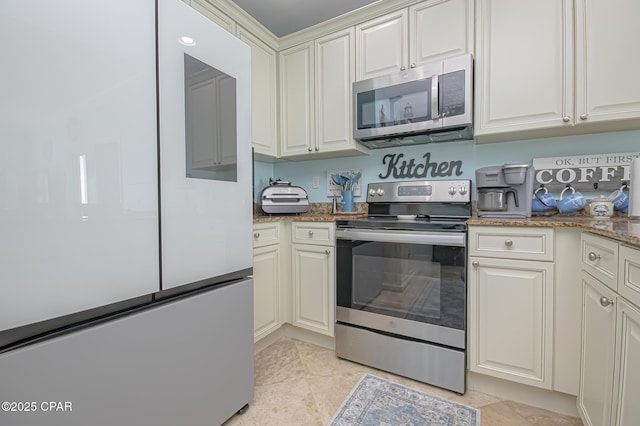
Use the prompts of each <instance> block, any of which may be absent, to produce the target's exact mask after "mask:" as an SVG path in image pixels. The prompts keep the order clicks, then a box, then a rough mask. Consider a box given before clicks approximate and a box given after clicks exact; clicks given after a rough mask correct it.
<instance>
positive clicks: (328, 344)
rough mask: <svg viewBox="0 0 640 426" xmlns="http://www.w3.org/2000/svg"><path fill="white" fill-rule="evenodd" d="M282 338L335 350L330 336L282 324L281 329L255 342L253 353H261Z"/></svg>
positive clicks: (333, 340) (334, 344) (333, 341)
mask: <svg viewBox="0 0 640 426" xmlns="http://www.w3.org/2000/svg"><path fill="white" fill-rule="evenodd" d="M283 337H289V338H291V339H297V340H301V341H303V342H307V343H311V344H313V345H317V346H320V347H323V348H326V349H331V350H335V348H336V343H335V339H334V338H333V337H331V336H326V335H324V334H320V333H316V332H313V331H310V330H306V329H304V328H300V327H296V326H293V325H291V324H283V325H282V327H280V328H278V329H277V330H275V331H273V332H272V333H270V334H268V335H266V336H264V337H262V338H261V339H260V340H258V341H257V342H255V343H254V345H253V353H254V354H257V353H259V352H261V351H262V350H264V349H265V348H267V347H268V346H270V345H272V344H274V343H275V342H277V341H278V340H280V339H282V338H283Z"/></svg>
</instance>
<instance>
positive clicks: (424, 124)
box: [353, 54, 473, 148]
mask: <svg viewBox="0 0 640 426" xmlns="http://www.w3.org/2000/svg"><path fill="white" fill-rule="evenodd" d="M472 100H473V58H472V57H471V55H469V54H467V55H462V56H457V57H454V58H450V59H445V60H443V61H440V62H434V63H429V64H425V65H421V66H419V67H416V68H411V69H408V70H406V71H399V72H397V73H394V74H389V75H385V76H382V77H376V78H372V79H369V80H362V81H357V82H355V83H353V138H354V139H356V140H357V141H359V142H360V143H362V144H364V145H366V146H367V147H369V148H387V147H393V146H404V145H415V144H420V143H430V142H445V141H451V140H464V139H473V123H472V118H473V102H472Z"/></svg>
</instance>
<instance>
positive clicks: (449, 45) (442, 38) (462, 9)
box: [409, 0, 474, 67]
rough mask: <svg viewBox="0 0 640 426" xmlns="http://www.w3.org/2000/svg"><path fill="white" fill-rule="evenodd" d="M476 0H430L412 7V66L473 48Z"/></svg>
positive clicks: (410, 60)
mask: <svg viewBox="0 0 640 426" xmlns="http://www.w3.org/2000/svg"><path fill="white" fill-rule="evenodd" d="M473 18H474V16H473V2H471V1H469V0H444V1H443V0H430V1H425V2H422V3H419V4H417V5H414V6H411V7H410V8H409V66H410V67H413V66H416V65H420V64H424V63H427V62H434V61H441V60H442V59H445V58H450V57H452V56H457V55H462V54H464V53H471V52H472V50H473Z"/></svg>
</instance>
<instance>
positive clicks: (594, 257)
mask: <svg viewBox="0 0 640 426" xmlns="http://www.w3.org/2000/svg"><path fill="white" fill-rule="evenodd" d="M598 259H600V255H599V254H595V253H594V252H592V251H590V252H589V260H590V261H592V262H595V261H596V260H598Z"/></svg>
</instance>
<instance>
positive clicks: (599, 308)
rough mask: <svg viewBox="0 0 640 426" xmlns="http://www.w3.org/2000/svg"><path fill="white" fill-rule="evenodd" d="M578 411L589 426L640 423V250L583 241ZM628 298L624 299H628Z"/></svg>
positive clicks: (597, 240)
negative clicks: (639, 401) (639, 305)
mask: <svg viewBox="0 0 640 426" xmlns="http://www.w3.org/2000/svg"><path fill="white" fill-rule="evenodd" d="M581 247H582V250H581V252H582V269H583V271H582V286H583V292H582V348H581V366H580V389H579V393H578V411H579V412H580V415H581V417H582V420H583V422H584V423H585V425H589V426H591V425H593V426H596V425H598V426H600V425H603V426H610V425H615V426H627V425H637V424H640V404H638V401H637V396H638V394H640V308H639V307H638V306H637V305H636V304H635V303H636V302H637V301H638V300H640V286H639V285H638V284H640V250H638V249H635V248H632V247H629V246H625V245H622V244H619V243H618V242H616V241H613V240H610V239H607V238H603V237H600V236H595V235H591V234H587V233H585V234H583V237H582V243H581ZM623 295H624V296H623Z"/></svg>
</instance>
